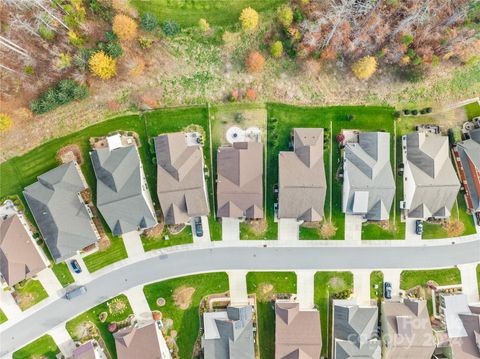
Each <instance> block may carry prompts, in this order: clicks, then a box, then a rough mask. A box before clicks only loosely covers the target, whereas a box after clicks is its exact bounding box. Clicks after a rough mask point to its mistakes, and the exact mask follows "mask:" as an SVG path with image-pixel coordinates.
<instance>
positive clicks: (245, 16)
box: [240, 7, 258, 31]
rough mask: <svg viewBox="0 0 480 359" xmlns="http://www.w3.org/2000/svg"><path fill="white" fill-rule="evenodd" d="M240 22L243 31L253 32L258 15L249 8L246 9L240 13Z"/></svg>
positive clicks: (256, 24)
mask: <svg viewBox="0 0 480 359" xmlns="http://www.w3.org/2000/svg"><path fill="white" fill-rule="evenodd" d="M240 22H241V24H242V29H243V30H244V31H253V30H255V29H256V28H257V26H258V13H257V12H256V11H255V10H254V9H252V8H251V7H247V8H245V9H243V10H242V12H241V13H240Z"/></svg>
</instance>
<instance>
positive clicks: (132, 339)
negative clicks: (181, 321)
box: [113, 321, 171, 359]
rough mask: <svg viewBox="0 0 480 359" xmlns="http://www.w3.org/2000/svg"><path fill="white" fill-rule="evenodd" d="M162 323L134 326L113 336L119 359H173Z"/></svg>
mask: <svg viewBox="0 0 480 359" xmlns="http://www.w3.org/2000/svg"><path fill="white" fill-rule="evenodd" d="M159 326H160V322H155V321H151V322H146V323H143V324H141V325H139V324H134V325H132V326H130V327H127V328H123V329H120V330H119V331H118V332H116V333H115V334H113V338H114V339H115V348H116V350H117V358H118V359H132V358H142V359H171V354H170V351H169V349H168V346H167V343H166V342H165V339H164V338H163V334H162V332H161V331H160V327H159Z"/></svg>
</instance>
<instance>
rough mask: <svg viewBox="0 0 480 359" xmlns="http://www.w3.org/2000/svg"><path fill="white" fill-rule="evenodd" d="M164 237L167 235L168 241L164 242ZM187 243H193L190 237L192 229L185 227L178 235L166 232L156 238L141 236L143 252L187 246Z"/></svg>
mask: <svg viewBox="0 0 480 359" xmlns="http://www.w3.org/2000/svg"><path fill="white" fill-rule="evenodd" d="M165 235H168V237H169V240H168V241H167V240H165V239H164V238H165ZM188 243H193V237H192V227H191V226H186V227H185V228H184V229H183V230H182V231H181V232H180V233H178V234H175V235H174V234H171V233H168V232H167V231H166V230H165V231H164V232H163V233H162V234H161V235H160V236H158V237H144V236H142V244H143V249H144V250H145V252H148V251H151V250H154V249H159V248H165V247H171V246H176V245H179V244H188Z"/></svg>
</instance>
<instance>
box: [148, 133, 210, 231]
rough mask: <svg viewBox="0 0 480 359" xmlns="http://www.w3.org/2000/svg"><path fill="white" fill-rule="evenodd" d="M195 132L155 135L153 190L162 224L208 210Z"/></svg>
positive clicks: (200, 151)
mask: <svg viewBox="0 0 480 359" xmlns="http://www.w3.org/2000/svg"><path fill="white" fill-rule="evenodd" d="M197 139H199V135H198V134H196V133H189V134H186V133H183V132H176V133H169V134H165V135H160V136H158V137H155V153H156V156H157V194H158V199H159V201H160V206H161V207H162V213H163V217H164V219H165V223H166V224H181V223H187V222H188V221H189V220H190V219H191V218H192V217H198V216H207V215H208V213H209V211H210V210H209V206H208V198H207V188H206V184H205V176H204V171H203V169H204V162H203V150H202V146H201V145H200V144H199V141H198V140H197Z"/></svg>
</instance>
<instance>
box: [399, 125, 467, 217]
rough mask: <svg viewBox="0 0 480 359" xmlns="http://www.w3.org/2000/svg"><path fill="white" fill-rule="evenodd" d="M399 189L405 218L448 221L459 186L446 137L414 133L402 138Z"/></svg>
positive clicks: (427, 133) (429, 133)
mask: <svg viewBox="0 0 480 359" xmlns="http://www.w3.org/2000/svg"><path fill="white" fill-rule="evenodd" d="M402 147H403V163H404V165H405V168H404V174H403V188H404V192H405V201H404V202H403V203H402V205H401V207H402V208H403V209H404V214H405V216H406V217H407V218H417V219H423V220H425V219H428V218H431V217H433V218H448V217H450V213H451V210H452V206H453V204H454V203H455V199H456V198H457V194H458V191H459V189H460V183H459V181H458V178H457V175H456V174H455V169H454V168H453V165H452V162H451V161H450V156H449V146H448V137H446V136H441V135H439V134H436V133H431V132H415V133H410V134H408V135H405V136H403V137H402Z"/></svg>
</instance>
